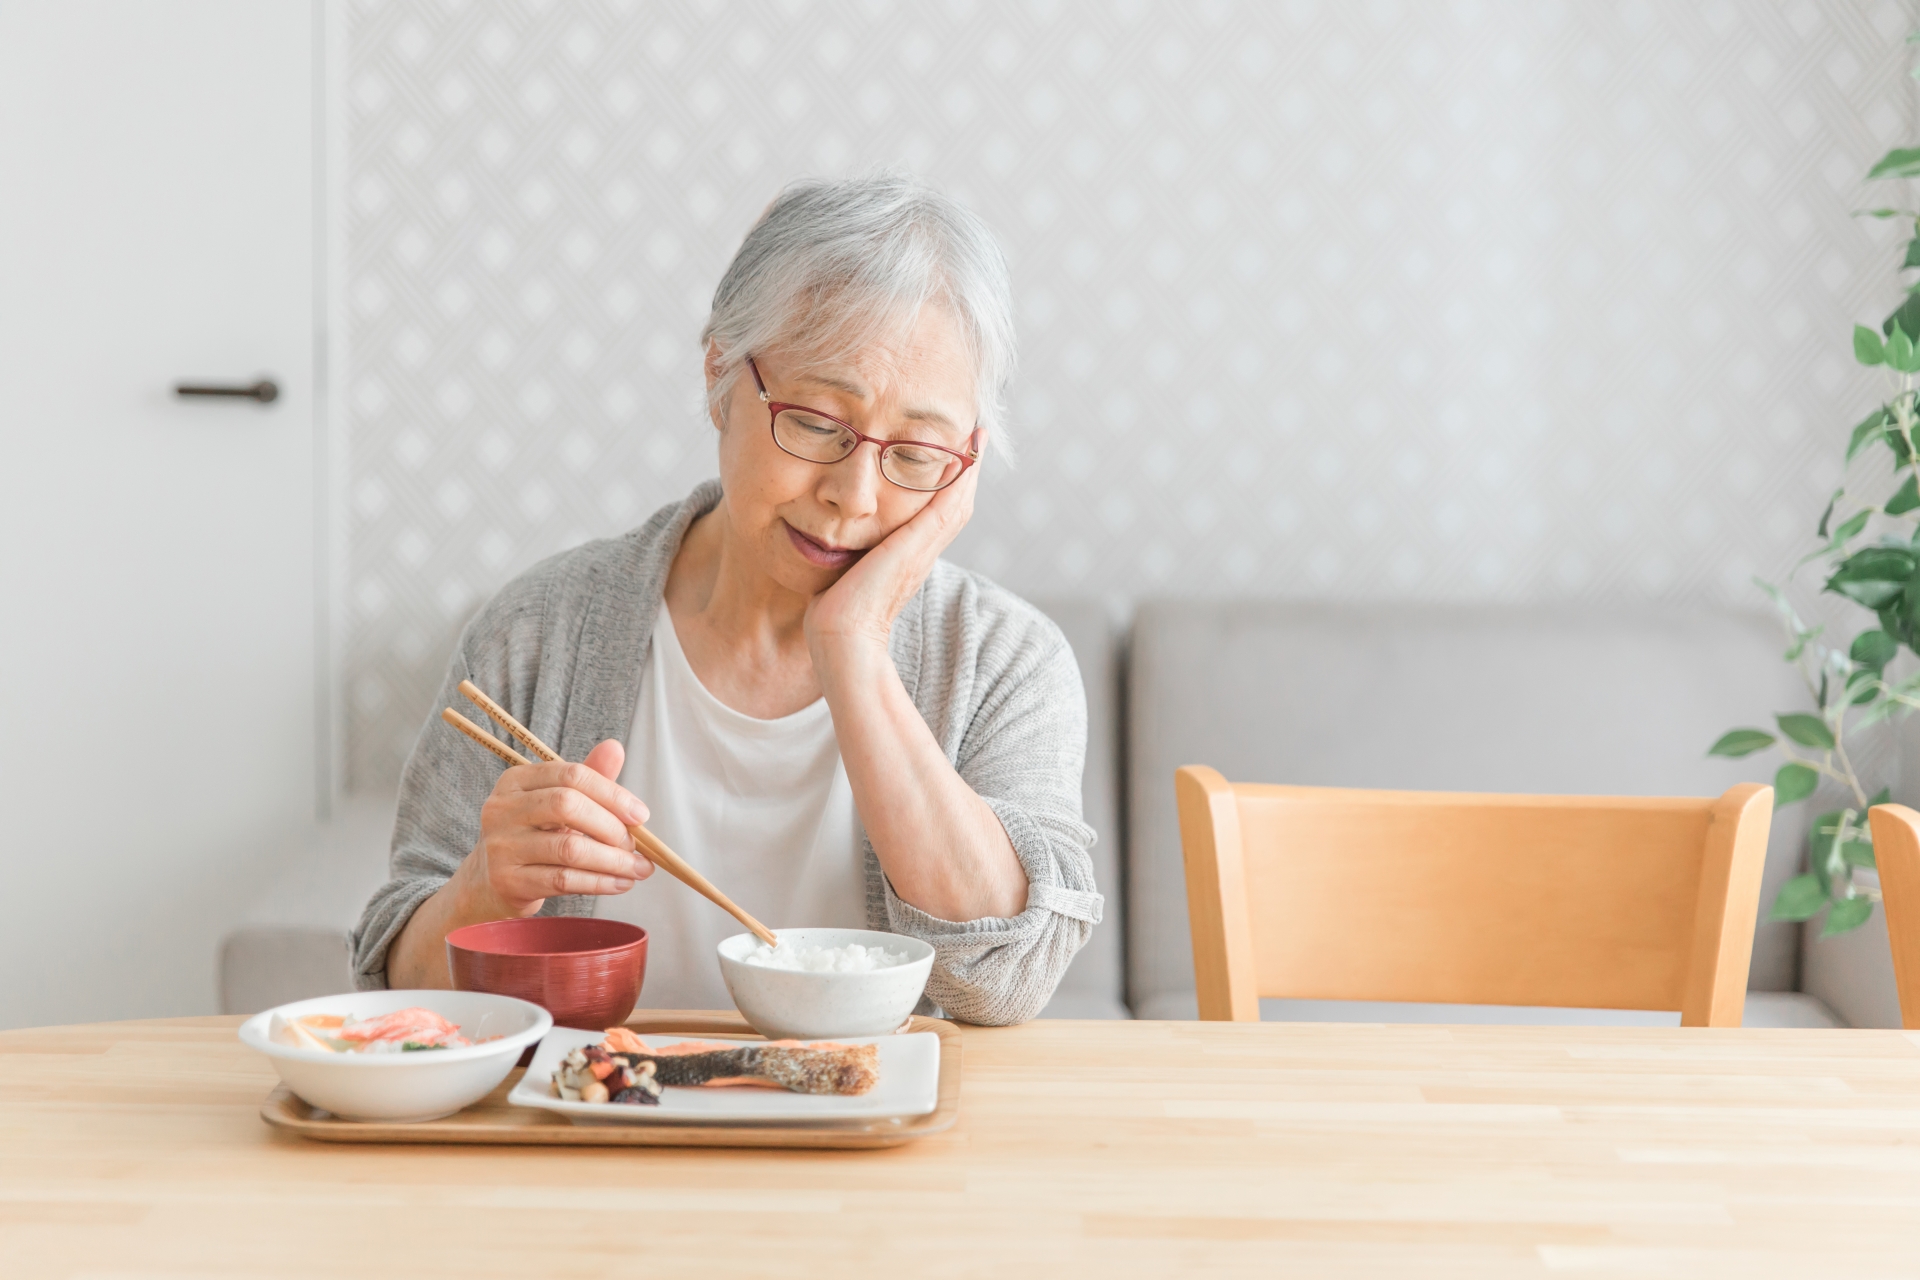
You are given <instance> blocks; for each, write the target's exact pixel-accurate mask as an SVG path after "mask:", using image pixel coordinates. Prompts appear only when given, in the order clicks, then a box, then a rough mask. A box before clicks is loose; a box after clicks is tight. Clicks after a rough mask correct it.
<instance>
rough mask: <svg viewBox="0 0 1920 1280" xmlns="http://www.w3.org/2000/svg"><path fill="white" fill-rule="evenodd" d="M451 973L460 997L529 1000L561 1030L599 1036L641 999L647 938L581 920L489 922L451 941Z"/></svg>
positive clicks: (626, 928) (634, 929)
mask: <svg viewBox="0 0 1920 1280" xmlns="http://www.w3.org/2000/svg"><path fill="white" fill-rule="evenodd" d="M447 968H448V969H450V970H451V971H452V973H453V985H454V986H455V987H456V988H458V989H459V990H461V991H488V992H491V993H493V994H494V995H497V996H517V997H519V998H520V999H522V1000H531V1001H532V1002H533V1003H535V1004H537V1005H539V1006H540V1007H541V1008H543V1009H545V1010H546V1011H547V1012H548V1013H550V1014H552V1015H553V1021H554V1024H555V1025H556V1026H562V1027H579V1028H581V1029H583V1030H586V1031H600V1030H603V1029H605V1028H607V1027H617V1026H619V1025H620V1024H621V1023H623V1022H625V1021H626V1020H627V1015H628V1014H630V1013H632V1012H633V1006H634V1004H635V1003H636V1002H637V1001H638V1000H639V999H640V984H641V982H642V981H643V980H644V979H645V978H646V976H647V931H646V930H645V929H642V928H641V927H640V926H639V925H633V924H625V923H623V922H621V921H619V920H594V919H591V918H588V917H583V916H529V917H527V918H526V919H524V920H491V921H488V922H487V923H486V924H470V925H468V926H466V927H465V928H463V929H455V930H454V931H453V932H452V933H450V934H448V935H447Z"/></svg>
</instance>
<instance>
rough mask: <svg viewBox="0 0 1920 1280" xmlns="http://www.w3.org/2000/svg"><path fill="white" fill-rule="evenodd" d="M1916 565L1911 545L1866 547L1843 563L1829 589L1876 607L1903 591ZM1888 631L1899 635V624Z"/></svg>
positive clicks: (1919, 561)
mask: <svg viewBox="0 0 1920 1280" xmlns="http://www.w3.org/2000/svg"><path fill="white" fill-rule="evenodd" d="M1849 523H1851V521H1849ZM1836 537H1837V535H1836ZM1917 567H1920V560H1916V557H1915V555H1914V551H1913V549H1912V548H1910V547H1864V548H1862V549H1861V550H1859V551H1856V552H1854V553H1853V554H1852V555H1850V556H1848V557H1847V558H1846V559H1845V560H1843V561H1842V562H1841V563H1840V565H1839V566H1838V567H1837V568H1836V569H1835V570H1834V571H1833V575H1832V576H1831V577H1829V578H1828V579H1827V583H1826V590H1828V591H1831V592H1834V593H1835V594H1836V595H1843V596H1845V597H1847V599H1849V600H1852V601H1855V602H1856V603H1859V604H1863V605H1865V606H1866V607H1867V608H1869V609H1876V610H1877V609H1879V608H1880V607H1881V606H1883V605H1886V604H1887V603H1888V602H1889V601H1891V600H1892V599H1893V598H1894V597H1895V596H1897V595H1899V594H1900V592H1901V589H1902V588H1903V587H1905V585H1906V583H1907V581H1908V579H1910V578H1912V577H1913V576H1914V572H1915V569H1916V568H1917ZM1886 630H1888V631H1889V632H1892V633H1894V634H1896V635H1898V634H1899V629H1898V628H1897V627H1887V628H1886Z"/></svg>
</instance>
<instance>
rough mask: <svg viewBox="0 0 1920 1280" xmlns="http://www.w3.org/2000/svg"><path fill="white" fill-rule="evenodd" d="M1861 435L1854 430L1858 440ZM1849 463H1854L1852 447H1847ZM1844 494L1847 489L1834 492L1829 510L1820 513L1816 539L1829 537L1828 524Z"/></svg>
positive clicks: (1815, 532)
mask: <svg viewBox="0 0 1920 1280" xmlns="http://www.w3.org/2000/svg"><path fill="white" fill-rule="evenodd" d="M1859 434H1860V432H1859V429H1858V428H1855V429H1854V435H1855V437H1856V438H1857V437H1858V436H1859ZM1847 461H1848V462H1852V461H1853V446H1852V445H1848V446H1847ZM1844 493H1846V490H1845V489H1835V490H1834V491H1833V496H1832V497H1831V498H1828V499H1827V509H1826V510H1825V511H1822V512H1821V513H1820V523H1819V524H1818V525H1816V526H1814V530H1813V536H1814V537H1816V538H1824V537H1826V536H1827V522H1828V521H1830V520H1832V519H1833V504H1834V503H1836V502H1838V501H1840V498H1841V495H1842V494H1844Z"/></svg>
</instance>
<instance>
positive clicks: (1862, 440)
mask: <svg viewBox="0 0 1920 1280" xmlns="http://www.w3.org/2000/svg"><path fill="white" fill-rule="evenodd" d="M1892 421H1893V415H1892V414H1891V413H1888V412H1887V410H1886V408H1885V406H1882V407H1880V408H1878V409H1875V410H1874V411H1873V412H1872V413H1870V414H1868V415H1867V416H1866V417H1864V418H1862V419H1860V421H1859V422H1858V423H1856V424H1854V428H1853V435H1852V437H1851V438H1849V439H1848V441H1847V461H1848V462H1852V461H1853V459H1854V455H1855V454H1857V453H1859V452H1860V451H1861V450H1862V449H1864V448H1866V447H1867V445H1868V444H1869V443H1871V442H1872V441H1874V440H1876V439H1878V438H1879V436H1880V433H1881V432H1883V431H1885V430H1886V429H1887V426H1888V424H1890V423H1891V422H1892ZM1845 492H1846V490H1845V489H1835V490H1834V491H1833V497H1832V499H1831V500H1829V501H1828V503H1827V515H1832V514H1833V504H1834V503H1835V502H1838V501H1840V495H1841V494H1843V493H1845ZM1826 522H1827V520H1826V516H1822V517H1820V523H1821V525H1822V528H1821V530H1820V536H1821V537H1823V538H1824V537H1826V536H1827V531H1826V528H1825V527H1824V526H1825V525H1826Z"/></svg>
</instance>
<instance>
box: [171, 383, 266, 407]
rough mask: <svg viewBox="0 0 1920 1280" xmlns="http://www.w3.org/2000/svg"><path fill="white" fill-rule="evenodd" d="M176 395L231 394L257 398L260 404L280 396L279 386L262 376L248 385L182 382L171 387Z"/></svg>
mask: <svg viewBox="0 0 1920 1280" xmlns="http://www.w3.org/2000/svg"><path fill="white" fill-rule="evenodd" d="M173 394H175V395H177V396H231V397H233V398H235V399H239V400H258V401H259V402H260V403H261V404H272V403H273V402H274V401H275V400H278V399H279V398H280V387H279V386H278V384H276V383H275V382H274V381H273V379H271V378H262V379H260V381H258V382H256V383H254V384H253V385H252V386H250V387H215V386H206V385H203V384H200V383H192V382H182V383H180V384H178V385H176V386H175V387H174V389H173Z"/></svg>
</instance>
